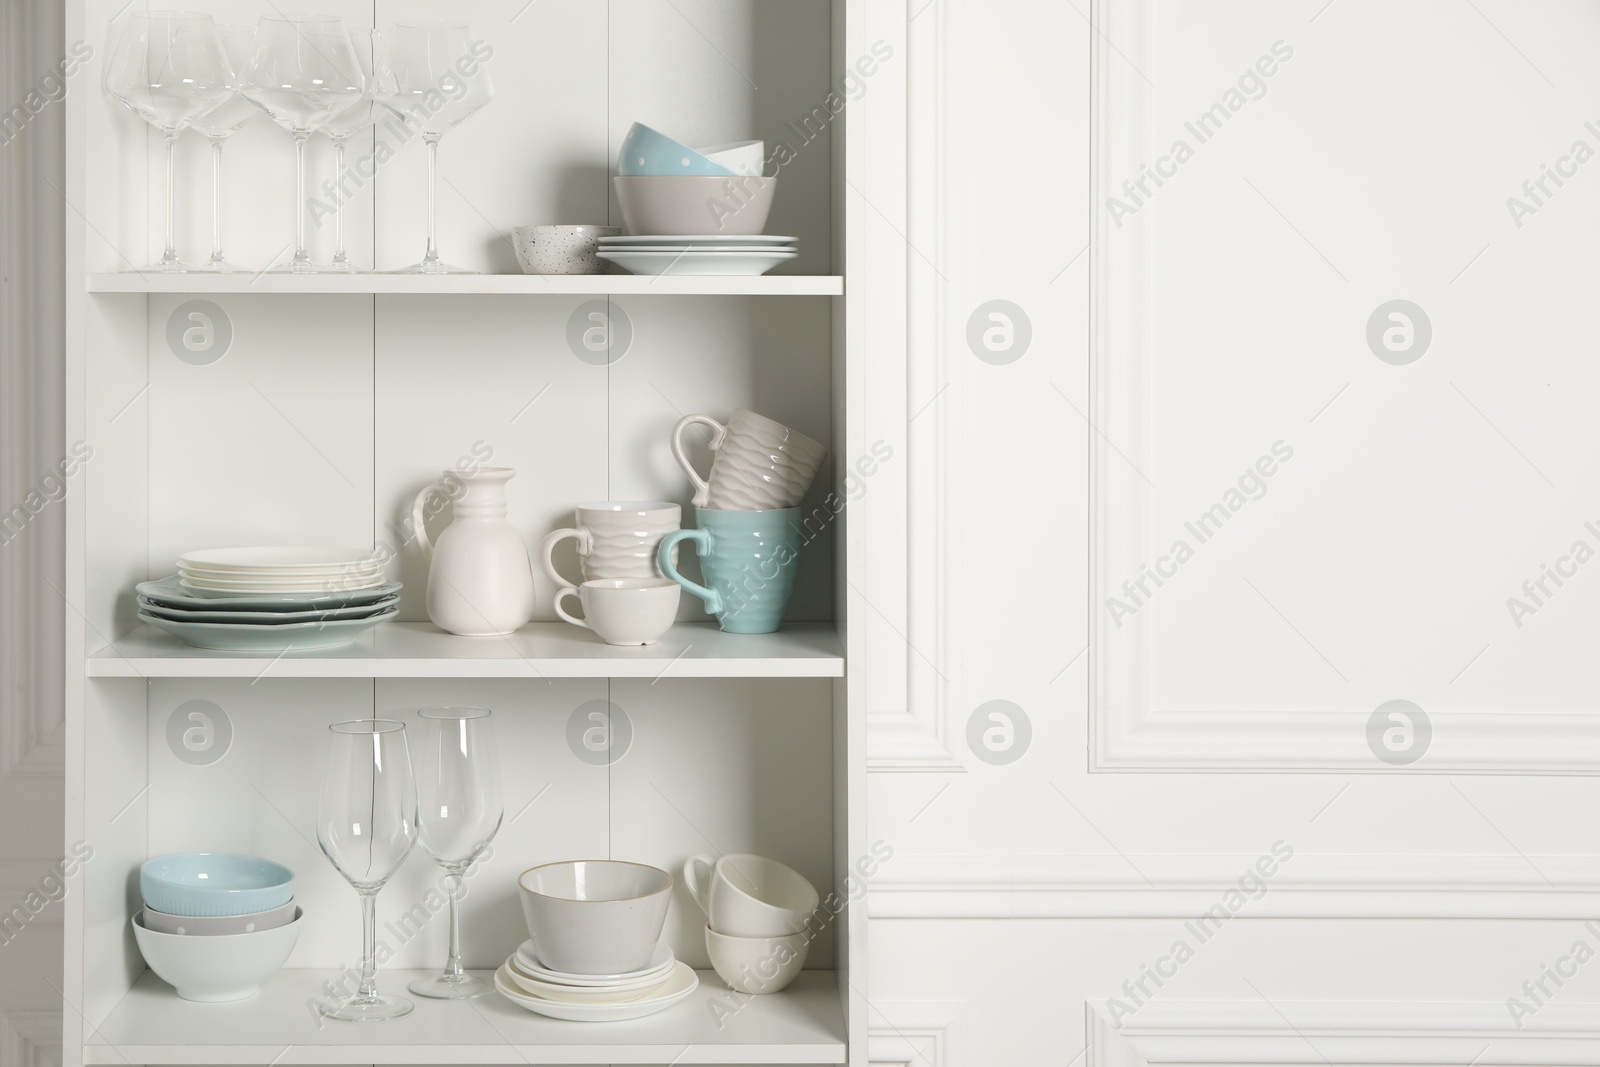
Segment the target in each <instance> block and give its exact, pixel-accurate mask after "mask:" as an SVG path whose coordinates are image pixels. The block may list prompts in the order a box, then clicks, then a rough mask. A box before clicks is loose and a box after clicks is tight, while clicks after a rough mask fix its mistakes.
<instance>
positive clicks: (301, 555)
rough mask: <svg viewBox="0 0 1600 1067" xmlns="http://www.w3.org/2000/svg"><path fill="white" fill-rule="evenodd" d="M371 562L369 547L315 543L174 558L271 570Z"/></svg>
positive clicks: (230, 567) (229, 567)
mask: <svg viewBox="0 0 1600 1067" xmlns="http://www.w3.org/2000/svg"><path fill="white" fill-rule="evenodd" d="M370 562H372V550H371V549H370V548H323V547H321V546H318V545H302V546H290V547H285V548H271V547H266V548H207V549H201V550H200V551H198V552H185V553H184V554H183V555H181V556H179V557H178V564H179V565H180V566H182V565H183V564H186V563H192V564H194V565H195V566H196V567H206V568H209V569H213V570H216V569H222V570H242V571H253V570H263V569H265V570H272V569H275V568H279V567H293V568H303V567H312V568H316V567H332V568H339V567H347V566H351V565H356V566H360V565H363V564H367V563H370Z"/></svg>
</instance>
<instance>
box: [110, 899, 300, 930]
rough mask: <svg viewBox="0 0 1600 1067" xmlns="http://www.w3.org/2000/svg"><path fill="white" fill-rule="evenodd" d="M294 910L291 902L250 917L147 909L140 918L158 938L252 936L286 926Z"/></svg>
mask: <svg viewBox="0 0 1600 1067" xmlns="http://www.w3.org/2000/svg"><path fill="white" fill-rule="evenodd" d="M294 908H295V905H294V900H293V899H291V900H290V901H289V903H287V904H282V905H279V906H278V907H276V908H269V909H267V910H266V911H257V912H252V913H251V914H249V915H168V914H167V913H166V912H164V911H156V910H155V909H154V908H149V907H147V908H145V909H144V911H142V912H141V913H140V915H141V917H142V920H141V921H142V922H143V923H144V928H145V929H146V930H154V931H156V932H157V933H161V934H188V935H194V936H199V937H216V936H217V935H219V934H253V933H256V932H258V931H261V930H276V929H277V928H278V927H280V926H288V925H289V924H290V923H292V922H294Z"/></svg>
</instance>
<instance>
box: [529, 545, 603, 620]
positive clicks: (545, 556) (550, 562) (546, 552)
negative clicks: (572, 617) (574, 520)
mask: <svg viewBox="0 0 1600 1067" xmlns="http://www.w3.org/2000/svg"><path fill="white" fill-rule="evenodd" d="M568 537H571V538H574V539H576V540H577V542H578V555H580V556H587V555H588V554H589V553H590V552H593V551H594V539H593V538H591V537H590V536H589V531H588V530H585V529H584V528H583V527H581V526H568V527H566V528H564V529H560V530H553V531H551V532H550V533H549V534H547V535H545V539H544V541H543V543H541V544H540V545H539V556H540V558H541V560H542V561H543V563H544V572H545V573H546V574H548V575H549V576H550V580H551V581H553V582H555V583H556V588H557V589H558V590H561V589H576V588H577V586H576V585H574V584H572V583H571V582H569V581H567V580H566V579H565V578H563V577H561V572H560V571H558V570H556V564H555V560H554V559H553V558H551V557H552V556H553V555H554V554H555V550H556V545H558V544H560V543H561V542H562V541H563V540H565V539H566V538H568ZM556 599H557V600H559V599H560V596H559V593H558V595H557V597H556ZM560 610H561V609H560V608H557V609H556V611H557V612H559V611H560Z"/></svg>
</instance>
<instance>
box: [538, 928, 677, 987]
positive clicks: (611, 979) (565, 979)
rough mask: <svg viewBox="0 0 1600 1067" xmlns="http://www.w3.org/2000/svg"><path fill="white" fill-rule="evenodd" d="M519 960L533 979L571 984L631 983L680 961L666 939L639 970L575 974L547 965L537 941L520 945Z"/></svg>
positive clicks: (652, 975)
mask: <svg viewBox="0 0 1600 1067" xmlns="http://www.w3.org/2000/svg"><path fill="white" fill-rule="evenodd" d="M513 958H514V959H515V960H516V962H517V968H518V970H520V971H522V973H523V974H526V975H528V976H529V977H531V978H537V979H540V980H542V981H545V982H555V983H560V984H562V985H570V986H597V985H610V984H613V983H616V982H630V981H635V980H638V979H642V978H651V977H654V976H658V975H666V974H667V973H668V972H669V971H671V970H672V965H673V964H674V963H675V962H677V961H676V960H675V959H674V958H673V955H672V946H671V945H668V944H667V943H666V942H665V941H657V942H656V947H655V950H654V951H653V952H651V953H650V960H649V962H648V963H646V964H645V965H644V966H643V967H640V968H639V969H638V970H637V971H623V972H620V973H617V974H574V973H571V972H569V971H557V970H554V969H552V968H550V967H546V966H545V965H544V963H543V962H542V961H541V960H540V959H539V949H538V946H536V945H535V944H534V943H533V941H532V940H531V939H530V940H527V941H524V942H523V943H522V944H521V945H519V946H517V951H516V954H515V956H514V957H513Z"/></svg>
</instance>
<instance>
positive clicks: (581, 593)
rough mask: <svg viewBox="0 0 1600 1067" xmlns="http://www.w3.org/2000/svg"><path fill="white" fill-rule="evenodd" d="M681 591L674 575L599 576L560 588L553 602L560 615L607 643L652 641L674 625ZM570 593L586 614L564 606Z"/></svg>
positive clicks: (642, 642) (651, 643)
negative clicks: (575, 613)
mask: <svg viewBox="0 0 1600 1067" xmlns="http://www.w3.org/2000/svg"><path fill="white" fill-rule="evenodd" d="M682 592H683V590H682V588H681V587H680V586H679V585H678V583H677V582H675V581H673V580H672V579H671V578H599V579H596V580H595V581H592V582H584V583H583V584H582V585H580V586H578V587H577V588H576V589H574V588H572V587H571V586H564V587H561V588H559V589H557V590H556V596H555V601H554V603H553V605H552V606H553V607H554V608H555V610H556V614H557V615H559V616H561V618H563V619H565V620H566V621H567V622H570V623H571V624H572V625H574V626H582V627H583V628H584V629H586V630H593V631H594V632H595V633H596V634H597V635H599V637H600V639H601V640H602V641H604V642H605V643H606V644H608V645H653V644H655V643H656V641H657V640H659V639H660V637H661V635H662V634H664V633H666V632H667V631H668V630H670V629H671V628H672V622H673V620H674V619H676V618H677V617H678V598H679V596H681V595H682ZM569 596H575V597H577V598H578V603H580V604H582V605H583V618H581V619H579V618H575V617H573V616H571V615H568V614H567V612H566V609H565V608H563V607H562V606H561V601H562V600H563V599H565V598H566V597H569Z"/></svg>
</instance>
